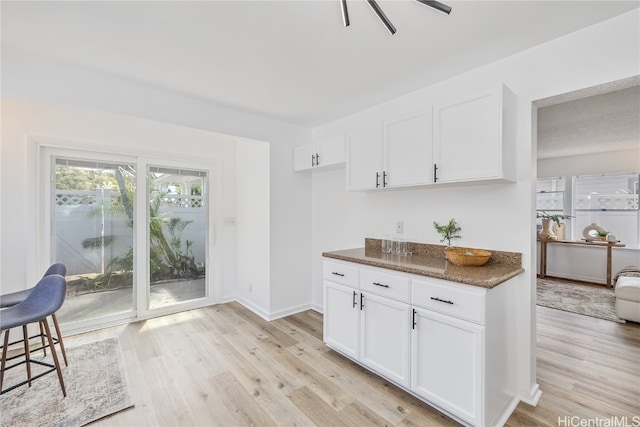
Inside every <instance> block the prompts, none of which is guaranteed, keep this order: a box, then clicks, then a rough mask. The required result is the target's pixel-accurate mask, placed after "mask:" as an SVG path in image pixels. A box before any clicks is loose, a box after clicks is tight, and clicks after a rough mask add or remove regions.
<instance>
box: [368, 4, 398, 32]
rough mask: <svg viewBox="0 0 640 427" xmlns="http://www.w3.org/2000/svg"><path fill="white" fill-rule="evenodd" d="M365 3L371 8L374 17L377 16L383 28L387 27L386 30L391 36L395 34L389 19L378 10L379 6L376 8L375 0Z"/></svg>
mask: <svg viewBox="0 0 640 427" xmlns="http://www.w3.org/2000/svg"><path fill="white" fill-rule="evenodd" d="M367 3H369V6H371V9H373V11H374V12H375V13H376V15H378V18H380V20H381V21H382V23H383V24H384V26H385V27H387V30H389V32H390V33H391V34H395V33H396V27H394V26H393V24H392V23H391V21H389V18H387V15H385V14H384V12H383V11H382V9H380V6H378V3H376V0H367Z"/></svg>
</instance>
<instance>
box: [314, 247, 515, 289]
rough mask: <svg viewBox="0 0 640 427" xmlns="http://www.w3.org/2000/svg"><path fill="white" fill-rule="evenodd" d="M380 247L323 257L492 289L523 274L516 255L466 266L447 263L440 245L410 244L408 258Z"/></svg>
mask: <svg viewBox="0 0 640 427" xmlns="http://www.w3.org/2000/svg"><path fill="white" fill-rule="evenodd" d="M380 245H381V241H380V239H365V247H364V248H356V249H347V250H341V251H331V252H324V253H323V254H322V256H323V257H326V258H334V259H339V260H342V261H349V262H354V263H358V264H364V265H370V266H373V267H380V268H387V269H390V270H396V271H402V272H405V273H411V274H417V275H420V276H426V277H435V278H437V279H443V280H449V281H452V282H459V283H466V284H467V285H473V286H480V287H483V288H493V287H495V286H497V285H499V284H500V283H503V282H506V281H507V280H509V279H511V278H512V277H515V276H517V275H518V274H521V273H522V272H524V269H523V268H522V254H520V253H517V252H502V251H491V253H492V255H491V259H489V262H487V263H486V264H485V265H483V266H480V267H475V266H468V267H467V266H458V265H454V264H452V263H451V262H449V261H447V260H446V259H445V257H444V246H441V245H428V244H422V243H409V251H410V252H411V255H392V254H385V253H382V250H381V247H380Z"/></svg>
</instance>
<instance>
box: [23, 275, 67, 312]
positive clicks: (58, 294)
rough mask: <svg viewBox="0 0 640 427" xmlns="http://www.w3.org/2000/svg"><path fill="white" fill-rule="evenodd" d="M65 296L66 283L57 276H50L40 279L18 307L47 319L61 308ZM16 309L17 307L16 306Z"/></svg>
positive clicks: (62, 278)
mask: <svg viewBox="0 0 640 427" xmlns="http://www.w3.org/2000/svg"><path fill="white" fill-rule="evenodd" d="M66 295H67V281H66V280H65V278H64V277H63V276H61V275H59V274H50V275H48V276H45V277H43V278H42V279H40V281H39V282H38V283H36V285H35V286H34V287H33V290H32V291H31V293H30V294H29V296H28V297H27V299H25V300H24V301H22V302H21V303H20V304H18V306H20V307H21V308H22V309H26V310H28V311H30V312H32V313H38V315H39V316H41V317H47V316H50V315H52V314H53V313H55V312H56V311H58V309H59V308H60V307H62V303H63V302H64V297H65V296H66ZM16 307H17V306H16Z"/></svg>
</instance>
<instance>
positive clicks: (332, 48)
mask: <svg viewBox="0 0 640 427" xmlns="http://www.w3.org/2000/svg"><path fill="white" fill-rule="evenodd" d="M378 3H379V4H380V5H381V7H382V9H383V11H384V12H385V14H386V15H387V16H388V18H389V19H390V20H391V22H392V23H393V24H394V25H395V27H396V28H397V30H398V31H397V33H396V34H395V35H393V36H392V35H390V34H389V33H388V32H387V31H386V29H385V27H384V26H383V25H382V23H381V22H380V21H379V20H378V19H377V17H376V16H375V15H374V13H373V11H372V10H371V9H370V8H369V7H368V5H367V3H366V2H364V1H361V0H349V1H348V7H349V14H350V19H351V26H349V27H344V26H343V25H342V16H341V9H340V2H339V0H325V1H311V0H298V1H240V0H236V1H194V2H190V1H168V2H154V1H118V2H116V1H113V2H108V1H107V2H96V1H69V2H59V1H45V2H34V1H18V2H11V1H5V0H3V1H2V2H1V3H0V7H1V9H0V12H1V19H2V22H1V23H2V29H1V31H2V33H1V35H2V49H3V51H4V50H5V49H11V50H14V51H24V52H27V53H29V54H32V55H39V56H43V57H46V58H48V59H50V60H55V61H60V62H63V63H65V64H67V65H71V66H77V67H82V68H85V69H89V70H93V71H96V72H103V73H107V74H110V75H115V76H118V77H121V78H127V79H131V80H134V81H138V82H140V83H143V84H146V85H151V86H154V87H159V88H162V89H164V90H167V91H172V92H176V93H180V94H183V95H186V96H191V97H196V98H199V99H202V100H206V101H208V102H212V103H215V104H217V105H225V106H229V107H232V108H236V109H240V110H243V111H249V112H254V113H258V114H261V115H264V116H267V117H270V118H273V119H277V120H281V121H285V122H289V123H292V124H297V125H302V126H317V125H320V124H323V123H326V122H329V121H332V120H335V119H337V118H340V117H343V116H345V115H347V114H350V113H354V112H356V111H360V110H362V109H365V108H367V107H369V106H372V105H375V104H377V103H380V102H382V101H385V100H387V99H391V98H394V97H397V96H400V95H402V94H405V93H408V92H410V91H413V90H416V89H418V88H421V87H424V86H427V85H430V84H433V83H435V82H438V81H440V80H443V79H445V78H447V77H450V76H452V75H455V74H459V73H461V72H464V71H467V70H470V69H473V68H476V67H478V66H481V65H483V64H487V63H490V62H493V61H495V60H498V59H500V58H503V57H506V56H509V55H511V54H514V53H516V52H519V51H521V50H524V49H527V48H529V47H532V46H535V45H538V44H541V43H544V42H546V41H548V40H551V39H554V38H557V37H559V36H562V35H564V34H567V33H570V32H572V31H575V30H578V29H580V28H583V27H586V26H589V25H593V24H595V23H597V22H600V21H603V20H606V19H609V18H612V17H614V16H616V15H619V14H622V13H624V12H626V11H629V10H631V9H634V8H637V7H638V6H639V5H640V2H638V1H637V0H635V1H495V2H491V1H490V2H487V1H449V2H446V3H447V4H449V5H450V6H452V7H453V11H452V12H451V14H450V15H448V16H447V15H445V14H442V13H439V12H436V11H434V10H433V9H430V8H428V7H426V6H424V5H422V4H420V3H418V2H416V1H411V0H395V1H382V0H379V2H378ZM5 65H7V64H3V66H5ZM8 66H10V64H8Z"/></svg>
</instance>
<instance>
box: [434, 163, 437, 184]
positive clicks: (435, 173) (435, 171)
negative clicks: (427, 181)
mask: <svg viewBox="0 0 640 427" xmlns="http://www.w3.org/2000/svg"><path fill="white" fill-rule="evenodd" d="M433 182H438V165H437V164H435V163H434V164H433Z"/></svg>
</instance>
